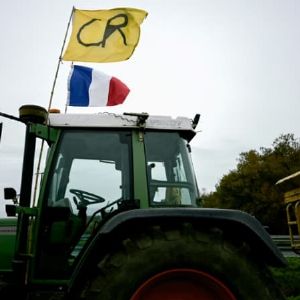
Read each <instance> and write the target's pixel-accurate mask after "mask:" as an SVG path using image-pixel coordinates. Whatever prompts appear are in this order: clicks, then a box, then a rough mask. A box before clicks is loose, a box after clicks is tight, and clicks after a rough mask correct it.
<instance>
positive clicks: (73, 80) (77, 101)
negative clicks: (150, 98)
mask: <svg viewBox="0 0 300 300" xmlns="http://www.w3.org/2000/svg"><path fill="white" fill-rule="evenodd" d="M68 91H69V95H68V101H67V105H68V106H89V107H100V106H113V105H118V104H122V103H123V102H124V100H125V99H126V97H127V95H128V94H129V92H130V90H129V88H128V87H127V86H126V85H125V84H124V83H123V82H122V81H121V80H119V79H117V78H115V77H113V76H109V75H107V74H105V73H102V72H99V71H96V70H94V69H92V68H88V67H84V66H77V65H73V66H72V68H71V71H70V75H69V78H68Z"/></svg>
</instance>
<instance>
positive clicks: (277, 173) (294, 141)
mask: <svg viewBox="0 0 300 300" xmlns="http://www.w3.org/2000/svg"><path fill="white" fill-rule="evenodd" d="M297 171H300V140H299V139H298V138H295V136H294V134H282V135H280V136H279V137H278V138H276V139H275V140H274V142H273V143H272V146H271V147H270V148H265V147H261V148H260V149H259V150H250V151H248V152H242V153H240V155H239V158H238V163H237V166H236V168H235V169H234V170H231V171H230V172H229V173H228V174H226V175H224V176H223V177H222V178H221V180H220V181H219V183H218V184H217V185H216V190H215V191H214V192H210V193H205V192H204V193H203V194H202V195H201V201H202V205H203V206H204V207H214V208H226V209H239V210H242V211H245V212H248V213H249V214H251V215H253V216H255V217H256V218H257V219H258V220H259V221H260V222H261V223H262V224H263V225H264V226H266V227H267V228H268V230H269V232H270V233H271V234H287V233H288V227H287V220H286V213H285V206H284V201H283V193H282V191H280V189H279V188H278V186H276V182H277V181H278V180H279V179H281V178H284V177H286V176H289V175H290V174H292V173H295V172H297Z"/></svg>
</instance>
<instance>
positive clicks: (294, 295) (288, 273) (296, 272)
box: [271, 256, 300, 300]
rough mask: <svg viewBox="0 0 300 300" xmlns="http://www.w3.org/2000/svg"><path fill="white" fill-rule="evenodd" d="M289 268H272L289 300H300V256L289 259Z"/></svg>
mask: <svg viewBox="0 0 300 300" xmlns="http://www.w3.org/2000/svg"><path fill="white" fill-rule="evenodd" d="M287 261H288V267H287V268H271V271H272V273H273V275H274V277H275V279H276V280H277V282H278V283H279V285H280V288H281V290H282V291H283V292H284V294H285V295H286V297H287V299H288V300H300V256H299V257H287Z"/></svg>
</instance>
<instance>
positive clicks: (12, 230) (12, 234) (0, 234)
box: [0, 218, 17, 272]
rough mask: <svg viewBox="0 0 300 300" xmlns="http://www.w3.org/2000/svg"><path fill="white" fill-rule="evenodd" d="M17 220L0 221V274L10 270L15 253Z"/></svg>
mask: <svg viewBox="0 0 300 300" xmlns="http://www.w3.org/2000/svg"><path fill="white" fill-rule="evenodd" d="M16 226H17V220H16V219H15V218H14V219H11V218H7V219H0V272H3V271H5V272H7V271H10V270H11V269H12V265H11V262H12V259H13V256H14V251H15V242H16Z"/></svg>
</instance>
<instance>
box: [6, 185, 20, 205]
mask: <svg viewBox="0 0 300 300" xmlns="http://www.w3.org/2000/svg"><path fill="white" fill-rule="evenodd" d="M4 199H6V200H10V199H11V200H13V202H14V203H16V202H17V192H16V190H15V189H14V188H4Z"/></svg>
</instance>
